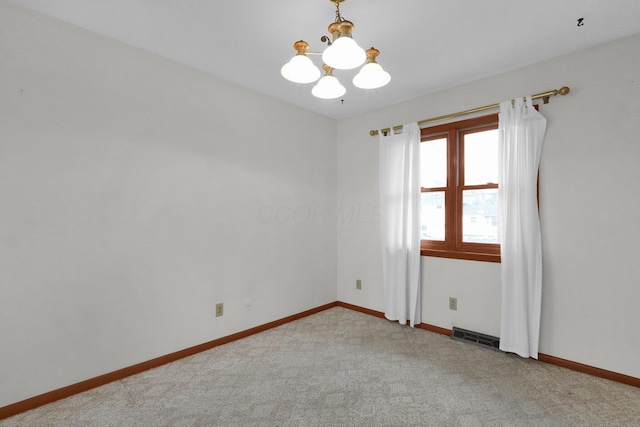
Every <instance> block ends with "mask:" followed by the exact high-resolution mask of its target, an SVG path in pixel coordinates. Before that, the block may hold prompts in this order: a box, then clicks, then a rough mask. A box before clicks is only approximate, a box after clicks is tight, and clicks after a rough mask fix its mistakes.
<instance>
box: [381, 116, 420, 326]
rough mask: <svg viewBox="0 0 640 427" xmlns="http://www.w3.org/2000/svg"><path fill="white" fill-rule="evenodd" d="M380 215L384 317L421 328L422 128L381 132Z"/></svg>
mask: <svg viewBox="0 0 640 427" xmlns="http://www.w3.org/2000/svg"><path fill="white" fill-rule="evenodd" d="M380 216H381V223H382V270H383V281H384V314H385V317H386V318H387V319H389V320H394V321H395V320H397V321H398V322H399V323H400V324H403V325H404V324H406V323H407V321H408V322H409V324H410V325H411V326H412V327H413V326H415V325H416V324H419V323H420V322H421V321H422V319H421V314H420V234H419V233H420V129H419V127H418V124H417V123H410V124H406V125H404V126H403V127H402V133H401V134H394V133H393V131H390V132H389V135H387V136H384V135H383V134H382V132H381V133H380Z"/></svg>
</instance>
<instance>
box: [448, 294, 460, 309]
mask: <svg viewBox="0 0 640 427" xmlns="http://www.w3.org/2000/svg"><path fill="white" fill-rule="evenodd" d="M457 309H458V298H453V297H449V310H457Z"/></svg>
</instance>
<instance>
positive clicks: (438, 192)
mask: <svg viewBox="0 0 640 427" xmlns="http://www.w3.org/2000/svg"><path fill="white" fill-rule="evenodd" d="M420 160H421V165H420V166H421V177H420V181H421V184H420V185H421V187H422V193H421V210H420V216H421V218H420V219H421V224H420V232H421V236H420V240H421V242H420V249H421V255H423V256H438V257H446V258H459V259H471V260H477V261H492V262H500V245H499V243H498V115H497V114H491V115H489V116H484V117H479V118H475V119H469V120H464V121H459V122H455V123H449V124H445V125H440V126H434V127H430V128H425V129H422V130H421V144H420Z"/></svg>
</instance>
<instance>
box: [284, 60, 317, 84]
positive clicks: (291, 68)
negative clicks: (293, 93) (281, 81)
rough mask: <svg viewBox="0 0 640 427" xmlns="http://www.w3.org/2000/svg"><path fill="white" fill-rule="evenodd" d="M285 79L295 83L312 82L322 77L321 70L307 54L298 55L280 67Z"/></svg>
mask: <svg viewBox="0 0 640 427" xmlns="http://www.w3.org/2000/svg"><path fill="white" fill-rule="evenodd" d="M280 74H282V77H284V78H285V79H287V80H289V81H291V82H294V83H311V82H315V81H316V80H318V79H319V78H320V74H321V73H320V70H319V69H318V67H316V66H315V65H313V62H311V60H310V59H309V58H307V57H306V56H305V55H296V56H294V57H293V58H291V61H289V62H287V63H286V64H284V65H283V66H282V68H281V69H280Z"/></svg>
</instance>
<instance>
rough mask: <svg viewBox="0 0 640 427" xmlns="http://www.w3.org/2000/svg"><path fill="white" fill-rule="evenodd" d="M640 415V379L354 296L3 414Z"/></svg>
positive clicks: (395, 419) (437, 418)
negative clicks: (552, 357) (360, 304)
mask: <svg viewBox="0 0 640 427" xmlns="http://www.w3.org/2000/svg"><path fill="white" fill-rule="evenodd" d="M634 425H635V426H640V389H639V388H635V387H631V386H627V385H623V384H619V383H615V382H612V381H608V380H604V379H601V378H596V377H592V376H589V375H586V374H581V373H577V372H573V371H569V370H566V369H563V368H559V367H556V366H552V365H548V364H545V363H542V362H537V361H534V360H531V359H521V358H520V357H517V356H514V355H508V354H503V353H500V352H497V351H493V350H488V349H484V348H481V347H478V346H475V345H472V344H467V343H463V342H459V341H454V340H452V339H450V338H448V337H446V336H443V335H438V334H434V333H431V332H427V331H424V330H420V329H411V328H409V327H405V326H400V325H398V324H396V323H392V322H388V321H386V320H384V319H379V318H376V317H373V316H369V315H366V314H362V313H358V312H354V311H352V310H348V309H345V308H340V307H336V308H332V309H330V310H327V311H324V312H321V313H318V314H315V315H312V316H309V317H306V318H304V319H301V320H298V321H295V322H292V323H289V324H286V325H283V326H280V327H278V328H275V329H271V330H269V331H266V332H263V333H261V334H258V335H254V336H251V337H249V338H245V339H242V340H239V341H235V342H233V343H230V344H226V345H223V346H220V347H216V348H214V349H212V350H209V351H206V352H203V353H200V354H197V355H195V356H192V357H189V358H185V359H183V360H180V361H178V362H175V363H172V364H169V365H165V366H162V367H160V368H157V369H153V370H150V371H147V372H144V373H142V374H139V375H136V376H133V377H129V378H126V379H124V380H121V381H117V382H114V383H111V384H108V385H105V386H103V387H100V388H97V389H94V390H90V391H88V392H86V393H82V394H80V395H76V396H73V397H71V398H68V399H65V400H61V401H58V402H55V403H52V404H50V405H46V406H43V407H41V408H38V409H35V410H33V411H30V412H27V413H24V414H20V415H18V416H15V417H12V418H9V419H6V420H4V421H0V426H2V427H9V426H243V427H244V426H536V427H540V426H634Z"/></svg>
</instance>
